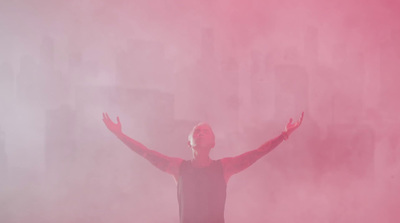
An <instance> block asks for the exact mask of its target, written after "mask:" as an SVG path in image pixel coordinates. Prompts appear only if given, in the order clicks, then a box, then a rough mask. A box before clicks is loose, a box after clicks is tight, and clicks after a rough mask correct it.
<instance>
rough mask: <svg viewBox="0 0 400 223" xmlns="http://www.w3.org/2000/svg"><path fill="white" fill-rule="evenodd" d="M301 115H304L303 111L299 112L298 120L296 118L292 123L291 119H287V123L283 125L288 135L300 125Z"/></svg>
mask: <svg viewBox="0 0 400 223" xmlns="http://www.w3.org/2000/svg"><path fill="white" fill-rule="evenodd" d="M303 117H304V112H303V113H301V116H300V118H299V120H297V121H296V122H294V123H293V122H292V121H293V119H290V120H289V123H288V124H287V125H286V127H285V131H286V132H287V134H288V135H290V134H292V132H293V131H294V130H296V129H297V128H298V127H299V126H300V125H301V123H302V122H303Z"/></svg>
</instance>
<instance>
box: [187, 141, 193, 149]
mask: <svg viewBox="0 0 400 223" xmlns="http://www.w3.org/2000/svg"><path fill="white" fill-rule="evenodd" d="M187 144H188V147H189V148H192V146H191V145H190V140H188V141H187Z"/></svg>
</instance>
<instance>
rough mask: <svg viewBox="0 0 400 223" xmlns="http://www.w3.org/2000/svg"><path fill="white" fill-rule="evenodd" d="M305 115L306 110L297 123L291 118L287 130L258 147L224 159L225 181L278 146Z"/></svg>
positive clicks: (299, 123)
mask: <svg viewBox="0 0 400 223" xmlns="http://www.w3.org/2000/svg"><path fill="white" fill-rule="evenodd" d="M303 116H304V112H303V113H302V114H301V117H300V119H299V120H298V121H297V122H295V123H292V119H290V121H289V123H288V124H287V125H286V127H285V131H283V132H282V133H281V134H280V135H279V136H277V137H275V138H273V139H271V140H269V141H267V142H266V143H264V144H263V145H261V146H260V147H258V148H257V149H255V150H252V151H249V152H246V153H243V154H241V155H239V156H235V157H228V158H224V159H222V160H221V162H222V165H223V168H224V175H225V181H226V182H227V181H228V179H229V178H230V177H231V176H232V175H233V174H236V173H239V172H240V171H242V170H245V169H246V168H247V167H249V166H251V165H252V164H253V163H255V162H256V161H257V160H258V159H260V158H261V157H263V156H264V155H266V154H267V153H269V152H270V151H271V150H273V149H274V148H275V147H277V146H278V145H279V144H280V143H281V142H283V140H287V139H288V138H289V135H290V134H292V133H293V131H294V130H296V129H297V128H298V127H299V126H300V125H301V122H302V121H303Z"/></svg>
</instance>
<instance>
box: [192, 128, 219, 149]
mask: <svg viewBox="0 0 400 223" xmlns="http://www.w3.org/2000/svg"><path fill="white" fill-rule="evenodd" d="M188 144H189V147H190V148H192V149H194V150H196V151H200V150H204V149H206V150H208V151H209V150H211V149H212V148H214V146H215V136H214V132H213V130H212V128H211V126H210V125H209V124H207V123H204V122H202V123H199V124H197V125H196V126H194V127H193V129H192V131H191V132H190V134H189V136H188Z"/></svg>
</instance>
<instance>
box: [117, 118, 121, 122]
mask: <svg viewBox="0 0 400 223" xmlns="http://www.w3.org/2000/svg"><path fill="white" fill-rule="evenodd" d="M117 123H118V124H121V122H120V121H119V116H117Z"/></svg>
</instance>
